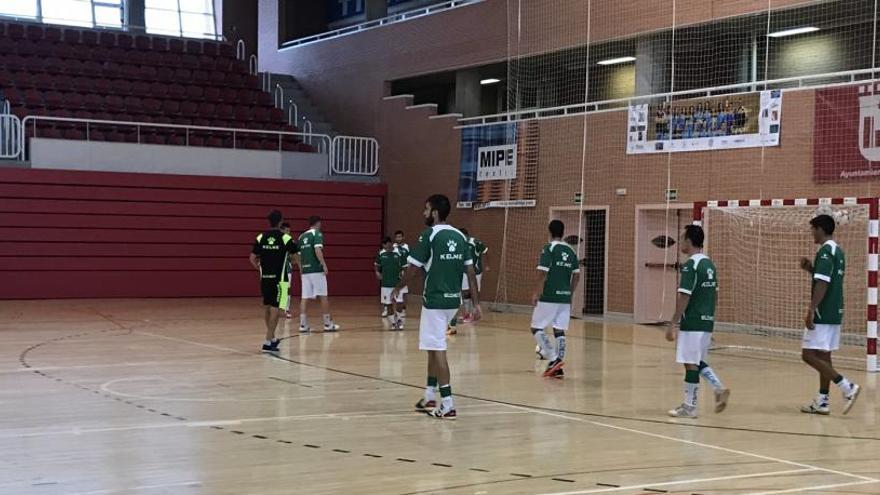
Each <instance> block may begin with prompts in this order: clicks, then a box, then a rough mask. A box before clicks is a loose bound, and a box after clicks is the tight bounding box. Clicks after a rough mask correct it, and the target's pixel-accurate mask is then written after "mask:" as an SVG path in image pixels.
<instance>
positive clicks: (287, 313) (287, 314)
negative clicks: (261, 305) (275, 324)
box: [284, 311, 293, 320]
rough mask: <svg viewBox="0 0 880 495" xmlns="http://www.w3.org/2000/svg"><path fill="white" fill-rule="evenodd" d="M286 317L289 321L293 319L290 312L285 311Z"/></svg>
mask: <svg viewBox="0 0 880 495" xmlns="http://www.w3.org/2000/svg"><path fill="white" fill-rule="evenodd" d="M284 317H285V318H287V319H288V320H289V319H291V318H293V315H292V314H290V311H285V312H284Z"/></svg>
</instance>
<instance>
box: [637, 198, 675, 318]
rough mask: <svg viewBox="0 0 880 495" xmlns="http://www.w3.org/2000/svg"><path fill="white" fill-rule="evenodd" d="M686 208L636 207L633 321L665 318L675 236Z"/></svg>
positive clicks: (669, 310)
mask: <svg viewBox="0 0 880 495" xmlns="http://www.w3.org/2000/svg"><path fill="white" fill-rule="evenodd" d="M685 212H686V210H678V209H673V210H665V209H657V210H647V209H646V210H639V213H638V214H639V216H638V226H637V229H638V232H637V236H638V237H637V245H636V280H635V309H634V317H635V321H636V323H659V322H664V321H668V320H669V319H670V318H671V317H672V314H673V313H674V312H675V293H676V290H677V287H678V260H679V255H678V253H679V251H678V237H679V233H680V232H681V229H682V228H683V225H682V219H683V218H684V217H685Z"/></svg>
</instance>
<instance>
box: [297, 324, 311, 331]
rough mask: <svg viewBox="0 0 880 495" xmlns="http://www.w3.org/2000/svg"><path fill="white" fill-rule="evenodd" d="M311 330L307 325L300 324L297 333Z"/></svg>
mask: <svg viewBox="0 0 880 495" xmlns="http://www.w3.org/2000/svg"><path fill="white" fill-rule="evenodd" d="M311 331H312V329H311V327H309V326H308V325H305V326H303V325H300V326H299V333H309V332H311Z"/></svg>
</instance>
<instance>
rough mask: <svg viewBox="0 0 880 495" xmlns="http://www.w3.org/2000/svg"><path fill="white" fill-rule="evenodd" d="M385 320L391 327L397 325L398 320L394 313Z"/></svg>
mask: <svg viewBox="0 0 880 495" xmlns="http://www.w3.org/2000/svg"><path fill="white" fill-rule="evenodd" d="M385 319H386V320H388V323H389V324H390V325H394V324H395V323H397V318H395V316H394V313H389V314H388V316H386V317H385Z"/></svg>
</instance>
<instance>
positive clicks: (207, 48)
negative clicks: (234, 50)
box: [202, 41, 220, 57]
mask: <svg viewBox="0 0 880 495" xmlns="http://www.w3.org/2000/svg"><path fill="white" fill-rule="evenodd" d="M202 53H204V54H205V55H208V56H211V57H216V56H217V55H219V54H220V50H219V45H218V43H217V42H216V41H203V42H202Z"/></svg>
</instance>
